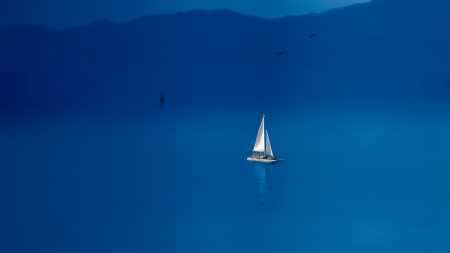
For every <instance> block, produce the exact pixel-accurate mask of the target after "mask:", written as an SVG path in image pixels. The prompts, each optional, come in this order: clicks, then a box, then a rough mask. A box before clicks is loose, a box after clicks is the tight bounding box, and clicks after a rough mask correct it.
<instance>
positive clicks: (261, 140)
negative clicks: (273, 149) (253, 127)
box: [253, 115, 264, 152]
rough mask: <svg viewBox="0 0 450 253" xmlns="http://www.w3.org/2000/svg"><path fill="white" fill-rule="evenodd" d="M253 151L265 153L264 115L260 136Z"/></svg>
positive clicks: (259, 131)
mask: <svg viewBox="0 0 450 253" xmlns="http://www.w3.org/2000/svg"><path fill="white" fill-rule="evenodd" d="M253 151H255V152H264V115H263V118H262V121H261V125H259V130H258V135H257V136H256V142H255V147H254V148H253Z"/></svg>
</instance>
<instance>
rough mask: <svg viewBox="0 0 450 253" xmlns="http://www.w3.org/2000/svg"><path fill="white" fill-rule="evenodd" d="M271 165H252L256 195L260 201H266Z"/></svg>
mask: <svg viewBox="0 0 450 253" xmlns="http://www.w3.org/2000/svg"><path fill="white" fill-rule="evenodd" d="M273 166H274V165H273V164H271V163H254V164H253V168H254V171H255V178H256V182H257V185H258V193H259V199H260V201H266V197H267V186H268V182H269V180H270V174H272V170H273Z"/></svg>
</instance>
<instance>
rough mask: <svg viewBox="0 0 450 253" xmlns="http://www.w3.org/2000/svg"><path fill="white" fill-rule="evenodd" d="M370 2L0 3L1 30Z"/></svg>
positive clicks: (271, 14)
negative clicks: (187, 13) (205, 11)
mask: <svg viewBox="0 0 450 253" xmlns="http://www.w3.org/2000/svg"><path fill="white" fill-rule="evenodd" d="M367 1H369V0H277V1H274V0H271V1H264V0H214V1H208V0H63V1H62V0H0V29H2V28H8V27H12V26H18V25H25V24H33V25H42V26H46V27H52V28H64V27H68V26H77V25H85V24H88V23H91V22H93V21H95V20H98V19H100V18H106V19H110V20H112V21H115V22H126V21H129V20H132V19H134V18H137V17H141V16H145V15H151V14H161V13H174V12H177V11H188V10H191V9H217V8H226V9H231V10H235V11H238V12H242V13H245V14H250V15H256V16H260V17H266V18H275V17H281V16H285V15H300V14H305V13H309V12H322V11H325V10H327V9H331V8H337V7H343V6H347V5H351V4H354V3H359V2H367Z"/></svg>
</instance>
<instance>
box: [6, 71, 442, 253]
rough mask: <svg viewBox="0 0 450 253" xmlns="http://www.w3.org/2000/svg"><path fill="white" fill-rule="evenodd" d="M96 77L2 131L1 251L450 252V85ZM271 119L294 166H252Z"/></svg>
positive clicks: (284, 76)
mask: <svg viewBox="0 0 450 253" xmlns="http://www.w3.org/2000/svg"><path fill="white" fill-rule="evenodd" d="M91 78H92V79H95V81H99V79H101V80H103V82H104V83H107V84H111V85H112V84H116V86H114V87H116V91H111V90H108V91H109V93H107V94H109V95H104V91H101V90H100V91H99V90H95V92H94V93H95V94H100V95H98V96H97V97H96V96H94V95H90V96H87V98H86V97H85V98H86V99H87V100H89V99H90V101H96V103H95V106H96V107H95V108H96V109H95V110H90V109H89V105H90V104H89V103H88V102H86V103H85V104H84V105H85V106H80V107H79V108H76V110H75V109H74V110H72V109H73V107H74V106H73V104H76V103H75V102H73V101H78V99H80V98H82V94H84V92H86V93H88V94H89V90H90V88H89V87H83V90H82V91H83V92H82V91H80V90H76V89H75V90H73V92H74V93H75V94H77V96H78V97H75V98H74V97H73V96H72V97H71V99H72V100H73V101H72V104H70V106H69V109H70V108H72V109H70V110H69V109H67V112H66V111H64V110H65V109H64V110H63V109H58V106H55V104H56V103H62V102H60V100H61V101H62V100H64V99H60V100H57V101H56V102H52V103H53V104H52V103H50V104H51V105H52V106H53V107H51V106H50V107H49V108H50V109H51V110H50V109H48V110H43V109H42V110H40V111H37V112H34V113H26V114H20V115H19V114H17V115H16V114H12V113H8V116H7V117H6V116H5V117H3V118H2V121H1V124H0V187H1V188H0V189H1V193H0V201H1V208H0V215H1V216H0V226H1V228H0V233H1V234H0V236H1V239H0V249H2V250H1V251H2V252H384V253H386V252H448V251H450V216H449V215H448V213H449V210H450V184H449V183H448V182H449V180H450V171H449V168H450V156H449V154H450V110H449V109H450V103H449V102H450V100H449V99H448V97H449V95H450V92H449V88H448V87H447V85H448V80H450V79H449V78H448V75H443V74H412V73H401V74H398V73H397V74H386V73H378V74H368V73H367V74H356V73H344V74H342V73H341V74H338V73H328V74H320V73H315V74H297V73H250V74H249V73H183V74H173V73H165V74H140V75H138V76H136V75H135V74H133V75H131V74H129V75H122V76H120V77H118V76H116V77H114V78H108V79H107V80H104V79H105V78H104V77H98V76H95V77H89V76H88V77H83V78H80V79H82V80H83V81H86V80H90V79H91ZM55 79H57V80H61V78H55ZM55 79H53V78H52V77H46V78H41V79H39V81H36V84H42V85H43V84H44V83H48V82H50V83H51V80H53V81H54V80H55ZM68 79H69V78H68ZM124 80H128V81H127V82H128V83H127V84H123V86H120V85H117V83H120V82H125V81H124ZM76 81H77V79H75V81H72V82H76ZM78 81H80V80H78ZM27 82H31V83H32V84H33V79H31V80H28V81H27ZM54 82H56V81H54ZM92 82H94V81H92ZM127 85H128V86H127ZM80 86H83V85H82V84H80ZM105 87H109V86H108V85H105ZM117 87H118V88H117ZM127 87H129V88H127ZM61 89H62V91H64V89H65V88H61ZM67 89H68V88H67ZM111 89H113V88H111ZM105 90H106V88H105ZM117 90H118V91H117ZM62 91H61V94H67V93H64V92H62ZM122 91H127V92H128V93H126V94H125V95H123V92H122ZM40 92H41V93H39V94H44V95H45V94H50V95H47V96H48V97H45V99H49V100H51V99H53V98H54V97H55V96H57V95H58V93H55V94H51V92H50V93H49V92H45V88H42V90H41V91H40ZM161 92H164V95H165V98H166V103H165V105H164V106H163V107H161V106H160V105H159V96H160V93H161ZM102 94H103V95H102ZM118 94H121V95H123V96H127V97H128V98H127V99H122V97H121V98H120V99H116V98H117V97H118V96H119V95H118ZM80 101H81V99H80ZM117 101H119V102H120V103H119V102H117ZM99 104H104V105H105V106H103V107H101V106H100V107H99V106H98V105H99ZM65 106H67V104H65ZM29 111H32V110H29ZM55 112H57V113H55ZM263 114H265V115H266V127H267V129H268V130H269V133H270V140H271V144H272V148H273V151H274V153H275V155H276V156H277V157H278V158H283V159H285V160H284V161H283V162H279V163H276V164H260V163H254V162H249V161H246V157H248V156H249V155H251V152H252V148H253V145H254V141H255V138H256V134H257V131H258V127H259V124H260V121H261V117H262V115H263Z"/></svg>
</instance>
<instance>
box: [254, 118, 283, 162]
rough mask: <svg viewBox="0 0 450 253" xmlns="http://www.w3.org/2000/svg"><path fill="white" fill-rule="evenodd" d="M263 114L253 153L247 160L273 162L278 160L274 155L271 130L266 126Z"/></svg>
mask: <svg viewBox="0 0 450 253" xmlns="http://www.w3.org/2000/svg"><path fill="white" fill-rule="evenodd" d="M264 117H265V115H263V118H262V121H261V125H259V130H258V135H257V136H256V142H255V146H254V147H253V155H252V156H251V157H248V158H247V160H249V161H254V162H264V163H273V162H276V161H278V160H277V158H276V157H275V156H274V155H273V150H272V146H270V140H269V132H267V130H266V129H265V127H264Z"/></svg>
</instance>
